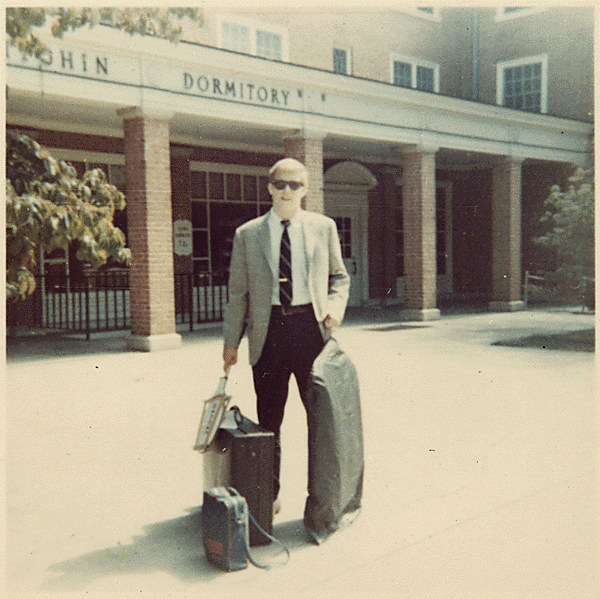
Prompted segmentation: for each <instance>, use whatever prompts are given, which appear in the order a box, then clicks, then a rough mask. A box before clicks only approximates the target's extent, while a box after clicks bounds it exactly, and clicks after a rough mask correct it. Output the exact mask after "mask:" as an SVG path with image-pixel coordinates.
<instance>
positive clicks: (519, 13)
mask: <svg viewBox="0 0 600 599" xmlns="http://www.w3.org/2000/svg"><path fill="white" fill-rule="evenodd" d="M505 8H508V7H506V6H500V7H499V8H497V9H496V21H510V20H511V19H520V18H522V17H529V16H531V15H535V14H537V13H539V12H543V11H545V10H546V7H545V6H524V7H523V10H516V11H514V12H509V13H505V12H504V9H505ZM515 8H516V7H515Z"/></svg>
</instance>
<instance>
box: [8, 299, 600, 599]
mask: <svg viewBox="0 0 600 599" xmlns="http://www.w3.org/2000/svg"><path fill="white" fill-rule="evenodd" d="M594 324H595V320H594V316H592V315H582V314H574V313H568V312H564V311H562V312H561V311H539V310H538V311H528V312H521V313H514V314H492V313H485V312H483V313H471V314H449V315H445V316H443V318H442V320H440V321H437V322H433V323H407V322H400V321H398V320H397V318H396V315H395V313H394V312H393V310H380V311H378V310H371V311H369V312H364V311H362V312H359V313H355V314H350V315H349V317H348V319H347V322H346V324H345V325H344V327H342V329H340V331H339V332H338V334H337V338H338V340H339V341H340V344H341V345H342V347H343V348H344V349H345V350H346V351H347V353H348V354H349V355H350V356H351V358H352V359H353V361H354V362H355V364H356V366H357V369H358V371H359V377H360V382H361V395H362V405H363V425H364V432H365V460H366V481H365V491H364V505H363V510H362V513H361V515H360V517H359V518H358V520H356V522H355V523H354V524H352V526H350V527H349V528H347V529H345V530H343V531H340V532H338V533H336V534H335V535H333V536H332V537H331V538H330V539H329V540H328V541H327V542H326V543H325V544H323V545H322V546H319V547H317V546H315V545H313V544H311V543H310V542H309V541H308V539H307V537H306V536H305V533H304V531H303V529H302V524H301V518H302V509H303V505H304V499H305V487H306V425H305V419H304V415H303V412H302V407H301V405H300V400H299V398H298V395H297V392H296V391H295V388H293V390H292V393H291V397H290V403H289V407H288V410H287V413H286V419H285V421H284V430H283V433H282V437H283V447H284V455H283V472H282V483H283V488H282V501H283V511H282V513H281V514H280V515H279V516H278V517H277V519H276V521H275V534H276V535H277V536H278V537H279V538H281V540H282V541H283V542H285V543H286V544H287V545H288V546H289V547H290V549H291V559H290V561H289V563H288V565H287V566H285V567H283V568H275V569H273V570H270V571H263V570H258V569H256V568H254V567H252V566H250V567H249V568H248V569H247V570H244V571H241V572H237V573H230V574H226V573H222V572H220V571H218V570H215V569H214V568H213V567H211V566H210V565H209V564H208V563H207V562H206V560H205V559H204V556H203V553H202V549H201V546H200V540H199V537H198V532H197V528H198V509H199V506H200V503H201V494H202V480H201V473H202V458H201V456H200V455H199V454H197V453H196V452H194V451H193V450H192V445H193V441H194V439H195V435H196V428H197V424H198V421H199V417H200V413H201V405H202V400H203V399H205V398H206V397H208V396H209V395H210V394H212V392H213V391H214V389H215V388H216V384H217V381H218V378H219V376H220V372H221V360H220V354H221V339H220V337H219V330H218V329H211V330H206V331H198V332H195V333H189V334H185V335H184V342H183V344H182V346H181V348H179V349H176V350H171V351H165V352H157V353H150V354H147V353H135V352H127V351H125V349H124V347H125V341H124V338H123V336H122V335H113V336H97V337H95V338H93V339H92V340H91V341H90V342H86V341H85V340H83V339H80V338H71V339H63V338H56V337H55V338H47V339H45V340H44V341H43V342H36V341H32V340H24V339H19V340H18V341H17V342H16V343H11V344H10V345H9V347H8V363H7V391H8V394H7V398H8V401H7V410H6V418H7V453H6V461H7V485H6V486H7V533H8V540H7V541H8V542H7V560H6V562H7V580H8V591H7V593H6V594H5V595H6V596H9V597H15V598H16V597H18V598H19V599H20V598H22V597H28V596H39V595H43V596H48V593H47V592H48V591H52V592H54V593H55V594H57V595H58V596H60V597H63V596H66V595H67V594H69V596H82V597H83V596H85V597H97V596H99V595H101V594H104V593H117V594H121V595H122V596H123V597H127V598H129V597H169V598H170V597H194V598H199V597H227V598H230V597H266V596H269V597H271V596H272V597H277V598H281V597H285V596H287V595H300V596H306V597H325V598H329V597H345V598H352V597H357V598H361V599H362V598H363V597H364V598H366V597H371V596H372V595H373V594H374V593H377V594H378V595H381V596H390V597H398V598H403V597H411V598H417V599H421V598H423V599H430V598H435V599H438V598H440V599H441V598H444V599H445V598H449V597H452V598H459V599H467V598H469V599H470V598H473V599H488V598H492V597H493V598H498V597H502V598H509V599H516V598H528V599H537V598H553V599H554V598H556V599H588V598H590V599H591V598H594V599H598V597H600V581H599V577H598V573H599V572H600V568H599V567H598V566H599V562H598V549H597V545H598V540H599V538H600V537H599V534H598V520H597V508H598V501H597V499H598V495H597V488H596V485H595V468H596V459H597V453H596V452H597V447H598V445H597V439H596V437H595V433H596V431H595V426H594V418H595V403H594V389H593V385H594V354H593V353H585V352H574V351H561V350H548V349H537V348H516V347H509V346H504V345H494V343H495V342H498V341H500V342H509V341H511V340H514V339H519V338H523V337H526V336H530V335H534V334H554V333H561V332H563V333H565V332H570V331H575V330H584V329H590V328H593V327H594ZM244 347H245V346H244ZM244 351H245V350H244ZM242 354H243V356H242V360H243V361H242V363H241V364H240V365H238V366H236V367H235V368H234V369H233V371H232V374H231V377H230V382H229V386H228V391H229V392H230V393H231V394H232V395H233V401H234V402H235V403H236V404H238V405H239V406H240V407H241V408H242V410H243V411H244V412H245V413H247V415H248V416H250V417H254V416H255V411H254V404H253V396H252V392H251V376H250V369H249V367H248V366H247V364H246V363H244V360H246V355H245V354H244V352H242ZM256 551H257V555H258V557H259V558H262V559H264V558H266V556H268V555H269V552H270V551H273V549H272V548H271V547H264V548H258V549H257V550H256Z"/></svg>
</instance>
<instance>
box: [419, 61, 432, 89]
mask: <svg viewBox="0 0 600 599" xmlns="http://www.w3.org/2000/svg"><path fill="white" fill-rule="evenodd" d="M417 89H421V90H424V91H427V92H432V91H433V69H429V68H427V67H419V66H418V67H417Z"/></svg>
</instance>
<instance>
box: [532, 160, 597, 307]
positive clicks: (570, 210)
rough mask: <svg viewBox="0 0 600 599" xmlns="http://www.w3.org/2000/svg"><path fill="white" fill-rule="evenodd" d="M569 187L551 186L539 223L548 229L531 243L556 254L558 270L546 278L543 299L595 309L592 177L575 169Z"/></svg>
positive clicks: (587, 172) (591, 173) (584, 171)
mask: <svg viewBox="0 0 600 599" xmlns="http://www.w3.org/2000/svg"><path fill="white" fill-rule="evenodd" d="M569 181H570V182H571V185H570V186H569V188H568V189H567V190H566V191H561V189H560V187H559V186H558V185H555V186H554V187H552V190H551V192H550V196H549V197H548V199H547V200H546V201H545V203H544V205H545V207H546V212H545V214H544V215H543V216H542V217H541V219H540V220H541V222H542V223H546V224H547V225H548V226H549V229H548V231H547V233H546V234H544V235H542V236H540V237H537V238H535V239H534V242H535V243H537V244H538V245H541V246H543V247H546V248H551V249H553V250H554V251H555V252H556V256H557V265H558V266H557V269H556V270H555V271H554V272H552V273H549V274H548V276H547V277H546V279H547V284H546V285H544V287H545V295H546V297H548V296H551V297H553V298H554V299H556V300H560V301H562V302H567V303H575V304H583V305H587V306H588V307H590V308H593V307H594V303H595V300H594V293H593V290H594V285H593V282H592V281H593V277H594V175H593V171H592V170H591V169H588V170H585V169H581V168H579V169H577V171H576V172H575V174H574V175H573V176H572V177H571V178H570V179H569Z"/></svg>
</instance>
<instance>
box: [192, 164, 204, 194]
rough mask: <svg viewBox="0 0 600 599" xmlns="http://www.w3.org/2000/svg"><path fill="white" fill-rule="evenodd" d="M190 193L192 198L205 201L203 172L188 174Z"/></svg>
mask: <svg viewBox="0 0 600 599" xmlns="http://www.w3.org/2000/svg"><path fill="white" fill-rule="evenodd" d="M190 178H191V181H190V186H191V189H190V192H191V194H192V197H193V198H198V199H199V200H205V199H206V173H205V172H197V171H192V172H191V173H190Z"/></svg>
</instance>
